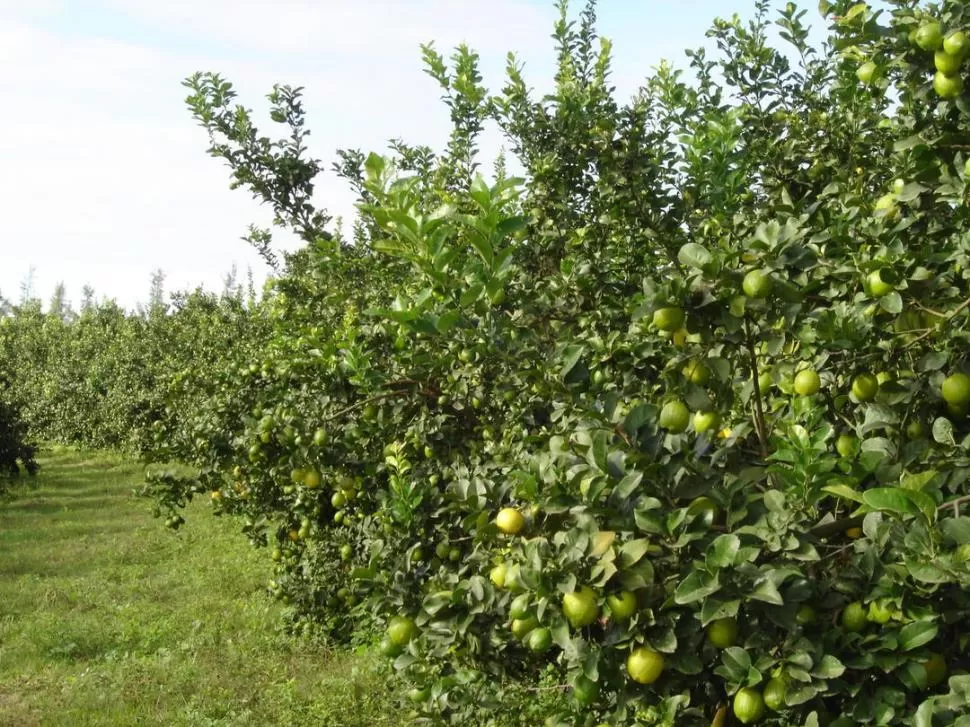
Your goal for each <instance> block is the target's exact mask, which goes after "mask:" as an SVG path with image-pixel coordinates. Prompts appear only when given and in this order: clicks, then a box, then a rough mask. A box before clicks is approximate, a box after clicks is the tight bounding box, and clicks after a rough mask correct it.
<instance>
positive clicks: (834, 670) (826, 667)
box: [812, 654, 845, 679]
mask: <svg viewBox="0 0 970 727" xmlns="http://www.w3.org/2000/svg"><path fill="white" fill-rule="evenodd" d="M844 673H845V665H844V664H843V663H842V662H841V661H839V660H838V659H837V658H836V657H834V656H832V655H831V654H826V655H825V656H823V657H822V660H821V661H819V663H818V666H817V667H816V668H815V669H814V670H813V671H812V676H815V677H818V678H820V679H837V678H838V677H840V676H842V674H844Z"/></svg>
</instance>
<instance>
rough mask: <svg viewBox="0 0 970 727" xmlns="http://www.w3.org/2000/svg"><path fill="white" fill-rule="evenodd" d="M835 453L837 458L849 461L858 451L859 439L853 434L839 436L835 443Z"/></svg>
mask: <svg viewBox="0 0 970 727" xmlns="http://www.w3.org/2000/svg"><path fill="white" fill-rule="evenodd" d="M835 451H836V452H838V453H839V456H841V457H845V458H846V459H851V458H852V457H855V456H856V453H857V452H858V451H859V438H858V437H856V436H855V435H854V434H840V435H839V438H838V439H837V440H836V441H835Z"/></svg>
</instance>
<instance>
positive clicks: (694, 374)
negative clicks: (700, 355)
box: [684, 361, 711, 386]
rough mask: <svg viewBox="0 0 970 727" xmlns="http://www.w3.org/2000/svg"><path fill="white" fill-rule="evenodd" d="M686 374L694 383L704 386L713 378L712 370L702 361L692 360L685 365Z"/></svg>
mask: <svg viewBox="0 0 970 727" xmlns="http://www.w3.org/2000/svg"><path fill="white" fill-rule="evenodd" d="M684 376H685V377H686V378H687V380H688V381H690V382H691V383H692V384H698V385H700V386H703V385H704V384H706V383H707V382H708V381H710V380H711V370H710V369H709V368H707V366H706V365H705V364H704V363H703V362H701V361H690V362H688V363H687V365H686V366H684Z"/></svg>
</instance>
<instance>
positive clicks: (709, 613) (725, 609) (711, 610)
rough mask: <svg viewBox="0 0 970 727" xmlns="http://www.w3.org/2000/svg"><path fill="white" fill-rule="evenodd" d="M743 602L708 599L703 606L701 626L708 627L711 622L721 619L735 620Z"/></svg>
mask: <svg viewBox="0 0 970 727" xmlns="http://www.w3.org/2000/svg"><path fill="white" fill-rule="evenodd" d="M740 606H741V601H739V600H737V599H734V600H731V601H719V600H718V599H716V598H708V599H706V600H705V601H704V605H703V606H701V626H707V624H709V623H710V622H711V621H716V620H717V619H719V618H734V617H735V616H737V615H738V608H740Z"/></svg>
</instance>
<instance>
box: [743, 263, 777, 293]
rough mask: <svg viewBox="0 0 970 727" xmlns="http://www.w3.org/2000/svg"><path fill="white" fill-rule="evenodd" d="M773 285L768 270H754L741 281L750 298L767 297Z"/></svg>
mask: <svg viewBox="0 0 970 727" xmlns="http://www.w3.org/2000/svg"><path fill="white" fill-rule="evenodd" d="M771 287H772V281H771V275H769V273H768V272H767V271H766V270H752V271H751V272H749V273H748V274H747V275H745V276H744V280H743V281H742V282H741V289H742V290H744V294H745V295H746V296H748V297H749V298H767V297H768V294H769V293H771Z"/></svg>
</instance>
